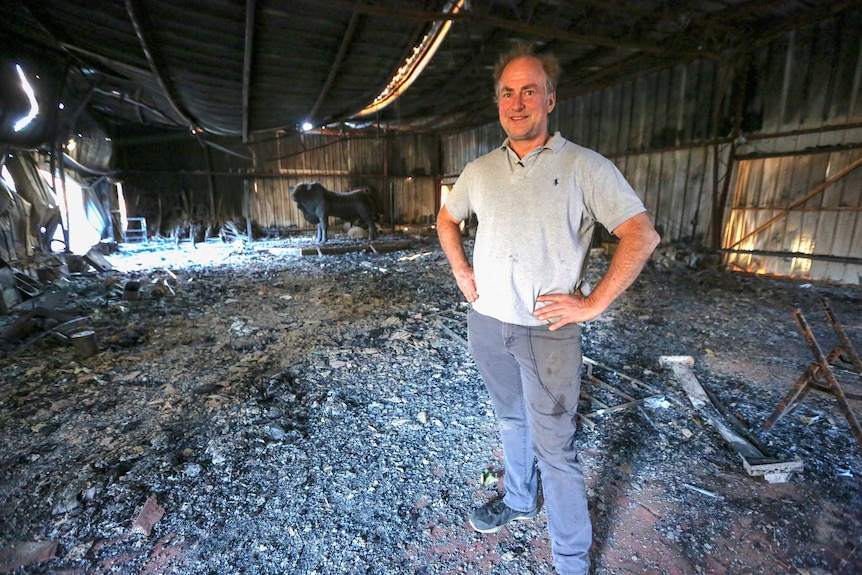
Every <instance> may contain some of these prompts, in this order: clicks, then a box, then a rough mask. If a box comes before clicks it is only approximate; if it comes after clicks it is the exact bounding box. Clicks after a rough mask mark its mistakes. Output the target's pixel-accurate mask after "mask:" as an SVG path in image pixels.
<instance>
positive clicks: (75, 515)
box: [0, 0, 862, 575]
mask: <svg viewBox="0 0 862 575" xmlns="http://www.w3.org/2000/svg"><path fill="white" fill-rule="evenodd" d="M517 41H526V42H531V43H533V44H534V46H535V47H536V49H537V50H538V51H539V52H544V51H547V52H552V53H554V54H555V55H557V56H558V57H559V59H560V63H561V65H562V70H563V74H562V77H561V81H560V83H559V85H558V87H557V106H556V109H555V110H554V111H553V113H552V114H551V117H550V127H551V130H552V131H560V132H561V133H562V134H563V135H564V136H565V137H566V138H568V139H569V140H572V141H574V142H576V143H579V144H581V145H583V146H586V147H589V148H592V149H594V150H596V151H598V152H600V153H601V154H603V155H605V156H607V157H608V158H610V159H611V160H612V161H613V162H614V163H615V165H616V166H617V167H618V168H619V169H620V171H621V172H622V173H623V174H624V176H625V177H626V179H627V180H628V181H629V182H630V183H631V184H632V186H633V188H634V189H635V191H636V192H637V194H638V195H639V196H640V198H641V199H642V200H643V201H644V203H645V205H646V206H647V208H648V212H649V215H650V218H651V219H652V221H653V222H654V225H655V227H656V229H657V230H658V231H659V232H660V234H661V238H662V242H661V245H660V246H659V248H658V249H657V250H656V251H655V252H654V254H653V256H652V258H651V260H650V262H649V263H648V265H647V267H646V268H645V269H644V271H643V273H642V274H641V276H640V277H639V279H638V280H637V281H636V282H635V284H634V285H633V286H632V287H631V288H629V290H627V291H626V292H625V293H624V294H623V295H622V296H621V297H620V298H619V299H618V300H617V301H616V302H615V303H614V304H613V305H612V306H611V308H609V309H608V310H607V311H606V312H605V313H604V314H602V316H600V317H599V318H598V319H596V320H594V321H591V322H588V323H587V324H585V325H584V340H583V349H584V354H585V357H586V358H587V359H586V361H585V367H584V372H583V374H582V393H581V404H580V409H579V414H578V424H579V436H578V449H579V457H580V459H581V461H582V463H583V465H584V469H585V473H586V476H587V486H588V499H589V505H590V513H591V517H592V520H593V524H594V538H593V547H592V549H591V557H592V562H593V568H592V569H593V570H592V572H593V573H595V574H609V575H610V574H613V575H616V574H627V573H632V574H634V573H649V574H686V575H687V574H743V573H745V574H754V573H770V574H785V573H786V574H800V573H801V574H812V575H844V574H847V575H849V574H855V573H860V572H862V544H860V542H862V481H860V477H862V428H860V423H859V418H860V417H862V407H860V406H862V361H860V359H859V356H860V353H862V291H860V290H862V168H860V167H859V166H860V164H862V5H860V3H859V2H856V1H850V0H848V1H840V0H831V1H830V0H765V1H746V0H718V1H701V0H692V1H668V0H638V1H632V2H628V1H627V2H622V1H615V0H603V1H594V0H573V1H560V0H506V1H502V0H422V1H408V2H394V1H390V0H357V1H347V0H314V1H311V0H308V1H305V0H299V1H287V0H282V1H278V0H246V1H245V2H242V1H239V0H206V1H204V0H192V1H185V2H172V1H168V0H123V1H120V0H105V1H102V2H92V1H89V0H40V1H38V2H37V1H32V0H8V1H6V2H3V3H2V5H0V166H2V180H0V183H2V189H0V288H2V290H0V437H2V445H3V448H2V452H0V453H2V455H0V573H21V574H24V573H28V574H29V573H33V574H35V573H57V574H60V573H63V574H72V573H81V574H83V573H87V574H89V573H100V574H101V573H104V574H108V573H124V574H125V573H129V574H144V573H146V574H167V573H183V574H185V573H189V574H191V573H194V574H199V573H212V574H222V573H224V574H228V573H262V574H270V573H272V574H275V573H279V574H281V573H297V574H319V575H323V574H344V573H348V574H359V573H363V574H365V573H369V574H370V573H374V574H392V573H399V574H401V573H403V574H408V573H409V574H432V573H433V574H449V573H461V574H483V573H484V574H500V575H503V574H505V575H510V574H511V575H514V574H519V575H520V574H524V573H533V574H551V573H553V572H554V571H553V566H552V564H551V552H550V542H549V541H548V536H547V530H546V527H545V514H544V512H541V511H540V513H539V516H538V517H537V518H535V519H531V520H529V521H522V522H518V523H517V524H513V525H511V526H507V527H505V528H503V529H502V530H501V531H499V532H497V533H494V534H490V535H483V534H479V533H476V532H474V531H473V530H472V529H471V528H470V525H469V524H468V523H467V517H468V515H469V513H470V511H471V510H472V509H473V507H475V506H476V505H477V504H481V503H484V502H486V501H488V500H491V499H494V498H496V497H498V496H499V495H500V494H502V493H503V492H504V490H505V474H504V473H503V470H502V452H501V446H500V444H499V443H498V441H499V440H498V434H497V422H496V421H495V417H494V412H493V409H492V406H491V404H490V400H489V399H488V396H487V392H486V390H485V389H484V387H483V384H482V381H481V379H480V377H479V375H478V373H477V371H476V368H475V366H474V364H473V362H472V360H471V358H470V356H469V353H468V351H467V346H466V327H465V317H466V311H467V309H468V307H469V304H467V303H466V302H465V301H464V298H463V296H462V295H461V293H460V292H459V290H458V288H457V285H456V284H455V281H454V278H453V277H452V274H451V270H450V268H449V265H448V263H447V261H446V258H445V256H444V255H443V253H442V251H441V249H440V245H439V242H438V240H437V234H436V230H435V221H436V215H437V212H438V210H439V209H440V207H441V205H442V204H443V202H444V201H445V197H446V194H447V192H448V190H449V189H450V187H451V186H452V185H453V184H454V182H455V181H456V180H457V178H458V176H459V174H460V173H461V171H462V170H463V169H464V167H465V165H466V164H467V163H468V162H470V161H471V160H473V159H475V158H477V157H478V156H480V155H482V154H484V153H486V152H488V151H490V150H492V149H494V148H495V147H497V146H499V145H500V143H501V142H502V141H503V139H504V138H505V134H504V133H503V131H502V129H501V127H500V125H499V123H498V121H497V113H496V106H495V103H494V97H493V96H494V94H493V78H492V69H493V66H494V63H495V62H496V61H497V58H498V57H499V55H500V54H501V53H503V52H506V51H507V50H509V49H510V48H511V47H512V46H513V44H514V43H515V42H517ZM314 183H319V184H320V185H322V186H323V187H324V188H326V189H327V190H330V191H333V192H350V191H361V192H358V193H361V194H362V195H363V197H364V196H365V195H367V196H369V197H370V198H371V201H372V202H373V205H374V207H375V210H376V224H375V226H374V227H373V228H372V229H371V230H369V229H368V226H367V222H363V218H361V217H359V216H357V217H356V218H355V219H352V218H351V217H350V216H345V217H344V218H339V217H335V216H332V215H329V216H327V217H325V218H324V219H325V222H324V223H326V224H328V225H327V226H323V229H324V230H325V229H326V228H328V232H327V233H326V234H325V235H324V237H323V238H321V237H320V236H319V235H318V234H319V233H320V232H321V226H320V222H319V221H315V220H318V219H319V218H318V216H317V215H315V212H314V211H313V210H310V209H307V208H306V207H304V206H302V205H299V204H298V202H297V201H295V191H296V190H297V189H300V190H303V189H310V187H311V185H312V184H314ZM304 184H305V185H307V186H304ZM475 225H476V222H475V221H472V222H469V223H468V225H467V226H465V229H464V238H465V239H464V241H465V245H466V246H467V249H468V251H469V250H470V249H471V247H472V238H473V237H474V236H473V233H474V232H475V228H474V226H475ZM514 231H515V230H513V233H514ZM369 232H370V233H369ZM369 236H370V237H369ZM615 246H616V243H615V239H614V237H613V235H612V234H610V233H609V232H608V231H606V230H600V231H599V232H597V233H596V235H595V237H594V239H593V249H592V251H591V254H590V259H589V267H588V279H590V277H593V278H596V279H597V278H600V277H601V275H602V273H603V272H604V271H605V270H606V269H607V267H608V265H609V261H610V258H611V257H612V256H613V253H614V249H615Z"/></svg>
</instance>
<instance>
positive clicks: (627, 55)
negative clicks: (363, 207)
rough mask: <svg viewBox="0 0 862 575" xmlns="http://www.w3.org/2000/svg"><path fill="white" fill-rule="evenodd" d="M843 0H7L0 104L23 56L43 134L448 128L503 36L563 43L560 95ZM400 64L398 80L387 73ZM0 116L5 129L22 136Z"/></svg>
mask: <svg viewBox="0 0 862 575" xmlns="http://www.w3.org/2000/svg"><path fill="white" fill-rule="evenodd" d="M855 4H856V2H854V1H843V2H842V1H834V0H833V1H829V0H636V1H623V0H575V1H569V0H410V1H395V0H292V1H284V0H281V1H279V0H245V2H243V1H241V0H184V1H183V2H176V1H175V0H100V1H98V2H93V1H92V0H6V1H4V2H3V3H2V5H0V36H2V37H3V41H2V43H0V50H2V51H3V52H2V53H0V56H2V58H0V64H2V65H3V77H2V80H3V82H0V83H3V84H5V87H4V88H3V92H4V93H3V94H0V95H4V96H6V98H5V99H6V100H7V101H6V103H5V104H4V105H3V106H2V107H0V120H8V117H9V116H12V115H13V114H12V111H14V110H15V109H16V107H17V108H20V107H21V106H22V105H23V104H22V103H21V102H18V104H17V106H16V105H14V104H13V103H12V100H14V98H15V96H14V95H10V93H11V88H10V87H9V86H10V85H11V83H10V82H9V81H8V79H9V78H10V77H11V76H10V70H12V69H13V66H14V64H15V63H22V66H23V67H24V68H25V70H27V69H30V68H28V66H30V67H35V68H36V69H37V70H35V71H34V72H33V73H34V75H35V74H37V73H38V74H39V77H38V78H34V81H36V82H40V81H41V82H43V83H45V84H46V86H44V88H45V89H46V90H47V91H48V92H49V93H51V94H53V96H54V98H55V99H54V101H53V102H51V103H52V109H53V108H56V106H57V104H58V103H60V102H62V103H63V104H64V105H65V107H64V110H63V111H62V112H57V115H56V116H52V115H51V114H47V117H49V118H53V119H54V120H53V121H52V122H51V123H52V125H53V126H55V127H54V128H52V129H51V131H50V133H52V134H54V138H61V137H63V134H64V133H65V134H68V133H71V132H76V131H80V129H81V128H80V124H81V123H82V122H84V121H85V120H84V119H83V118H84V117H85V116H86V117H88V118H94V119H95V120H96V121H97V122H98V124H99V126H100V127H101V129H103V130H104V131H105V133H106V134H108V135H109V136H112V137H115V138H117V137H123V136H128V135H131V134H142V133H144V134H146V133H151V132H163V131H165V130H175V131H186V132H187V131H191V132H192V133H197V134H202V135H206V134H211V135H219V136H230V137H239V138H242V140H243V141H245V140H247V139H248V138H249V136H250V135H252V134H254V133H260V132H266V131H272V130H283V131H286V132H294V131H298V130H301V129H302V125H303V124H304V123H306V122H308V123H309V125H311V126H314V127H318V128H319V127H321V126H334V125H342V126H343V125H345V123H346V125H348V126H353V125H354V123H355V124H359V125H365V124H368V123H378V124H384V125H386V126H388V127H390V128H392V129H404V130H417V131H419V130H422V131H430V130H433V131H438V132H442V131H451V130H461V129H464V128H468V127H471V126H477V125H481V124H485V123H488V122H491V121H493V119H494V118H495V109H494V106H493V93H492V88H493V87H492V79H491V75H492V68H493V64H494V62H495V61H496V59H497V57H498V55H499V54H500V53H501V52H503V51H506V50H507V49H508V48H509V47H510V46H511V43H512V42H513V41H514V40H516V39H522V40H527V41H531V42H536V43H538V45H539V46H540V47H541V49H542V50H549V51H552V52H554V53H555V54H557V55H558V56H559V57H560V60H561V64H562V66H563V79H562V82H561V84H560V86H559V94H558V95H559V97H560V98H565V97H569V96H573V95H577V94H580V93H585V92H587V91H591V90H595V89H597V88H600V87H603V86H606V85H611V84H614V83H617V82H619V81H622V80H625V79H629V78H632V77H634V76H636V75H640V74H644V73H647V72H649V71H651V70H655V69H659V68H664V67H667V66H672V65H674V64H678V63H682V62H686V61H690V60H693V59H699V58H706V59H717V58H732V57H733V56H734V54H738V53H739V52H740V51H744V50H750V49H752V48H753V47H755V46H757V45H761V44H763V43H765V42H767V41H769V40H772V39H774V38H776V37H778V36H779V35H781V34H785V33H786V32H787V31H788V30H791V29H794V28H798V27H800V26H807V25H810V24H813V23H816V22H818V21H820V20H822V19H824V18H829V17H832V16H835V14H837V13H839V12H841V11H842V10H845V9H847V8H848V7H851V6H853V5H855ZM447 23H451V24H450V26H447ZM423 66H424V67H423ZM399 70H400V71H401V77H399V78H396V80H401V81H402V84H401V85H400V86H399V85H398V83H397V81H396V83H395V84H392V82H393V78H394V77H396V76H397V75H398V72H399ZM410 72H415V73H418V76H417V77H416V79H415V81H414V82H413V83H412V85H410V86H409V87H408V88H407V89H406V90H405V91H403V94H401V95H400V97H398V98H397V99H394V101H393V102H392V103H391V104H389V105H387V106H385V107H382V109H378V110H374V111H371V112H370V113H367V114H364V115H360V112H362V111H363V110H367V109H368V107H369V106H370V105H371V104H372V103H373V102H375V100H376V99H377V98H378V97H379V96H380V95H381V94H383V93H385V92H386V91H387V87H389V91H390V92H395V93H396V94H397V92H398V91H399V89H403V87H404V84H405V82H404V80H405V79H406V78H408V77H409V75H410ZM414 75H415V74H414ZM19 100H20V97H19ZM4 110H5V113H4ZM84 110H86V111H87V112H88V114H83V113H82V112H83V111H84ZM6 123H8V121H7V122H6ZM57 126H59V128H58V127H57ZM0 128H2V131H0V140H5V141H6V142H7V143H9V142H10V141H11V142H12V144H13V145H14V144H16V143H17V144H19V145H23V144H30V145H32V144H33V143H34V142H32V141H27V136H26V135H25V134H23V133H22V134H14V133H12V131H11V130H9V129H7V128H8V127H7V126H3V125H2V123H0ZM16 138H17V142H16ZM30 139H32V137H31V138H30Z"/></svg>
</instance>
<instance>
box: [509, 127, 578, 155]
mask: <svg viewBox="0 0 862 575" xmlns="http://www.w3.org/2000/svg"><path fill="white" fill-rule="evenodd" d="M565 145H566V139H565V138H564V137H563V136H562V134H560V132H554V135H553V136H551V138H550V139H549V140H548V143H547V144H545V145H544V146H538V147H537V148H534V149H533V150H532V151H531V152H530V153H529V154H527V155H528V156H530V155H532V154H537V153H539V152H540V151H541V150H550V151H551V152H553V153H555V154H556V153H557V152H559V151H560V150H562V149H563V146H565ZM500 149H501V150H511V149H512V148H511V146H509V138H506V139H505V140H504V141H503V144H502V145H501V146H500Z"/></svg>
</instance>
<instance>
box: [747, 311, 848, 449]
mask: <svg viewBox="0 0 862 575" xmlns="http://www.w3.org/2000/svg"><path fill="white" fill-rule="evenodd" d="M820 304H821V305H822V306H823V312H824V313H825V314H826V319H827V320H829V323H831V324H832V327H833V328H834V330H835V335H837V336H838V341H839V342H840V343H839V345H836V346H835V347H834V348H833V349H832V351H831V352H830V353H829V355H828V356H826V355H824V354H823V351H822V350H821V349H820V345H819V344H818V343H817V340H816V339H815V338H814V334H813V333H812V332H811V329H810V328H809V327H808V323H807V322H806V321H805V317H804V316H803V315H802V311H800V310H798V309H795V310H793V317H794V319H795V320H796V325H798V326H799V330H800V331H801V332H802V335H803V337H805V341H806V342H808V347H810V348H811V351H812V353H814V359H815V361H814V362H813V363H810V364H809V365H808V367H806V368H805V371H804V372H803V373H802V375H801V376H800V377H799V379H797V380H796V383H795V384H793V387H792V388H791V389H790V392H789V393H788V394H787V395H786V396H785V397H784V399H783V400H781V402H779V404H778V406H777V407H776V408H775V411H773V412H772V415H770V416H769V418H767V420H766V421H764V422H763V423H762V424H761V426H760V427H761V429H763V430H764V431H765V430H767V429H769V428H770V427H772V426H773V425H774V424H775V422H776V421H778V419H779V418H780V417H781V416H782V415H784V413H785V412H786V411H787V410H788V409H789V408H790V407H791V406H792V405H793V404H794V403H796V402H797V401H799V400H801V399H802V398H803V397H805V395H806V394H807V393H808V392H809V391H810V389H811V388H814V389H817V390H819V391H823V392H826V393H829V394H832V395H834V396H835V399H836V400H837V401H838V409H840V410H841V413H843V414H844V417H846V418H847V422H848V423H849V424H850V430H851V431H852V432H853V435H854V436H856V442H857V443H858V444H859V449H860V450H862V426H860V425H859V420H858V419H857V418H856V414H855V413H853V408H852V407H851V406H850V403H849V402H848V401H847V399H848V398H850V399H857V400H862V394H857V393H850V392H845V391H844V389H842V387H841V385H840V384H839V383H838V379H836V377H835V373H834V372H833V371H832V365H833V364H834V363H835V362H837V361H839V360H841V361H843V362H845V363H847V364H849V365H850V366H852V368H851V369H850V370H849V371H852V372H855V374H856V375H858V376H859V379H860V382H862V360H860V358H859V354H857V353H856V350H855V349H854V348H853V345H852V344H851V343H850V338H848V337H847V333H846V332H845V331H844V327H843V326H842V325H841V323H840V322H839V321H838V318H837V317H836V316H835V313H834V312H833V311H832V308H831V307H830V306H829V302H828V301H826V300H825V299H822V300H820ZM818 377H820V378H823V379H825V380H826V385H824V384H823V383H821V382H820V381H818Z"/></svg>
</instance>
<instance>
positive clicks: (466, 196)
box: [445, 164, 472, 221]
mask: <svg viewBox="0 0 862 575" xmlns="http://www.w3.org/2000/svg"><path fill="white" fill-rule="evenodd" d="M471 173H472V170H471V168H470V164H467V166H465V167H464V171H463V172H461V175H460V176H458V179H457V180H456V181H455V185H454V186H452V190H451V191H450V192H449V195H447V196H446V201H445V205H446V209H447V210H448V211H449V215H451V216H452V217H453V218H455V219H456V220H459V221H463V220H466V219H468V218H469V217H470V214H471V213H472V207H471V204H470V188H471V186H470V181H471Z"/></svg>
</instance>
